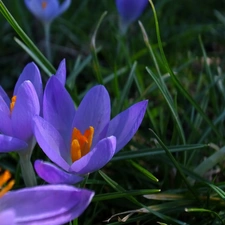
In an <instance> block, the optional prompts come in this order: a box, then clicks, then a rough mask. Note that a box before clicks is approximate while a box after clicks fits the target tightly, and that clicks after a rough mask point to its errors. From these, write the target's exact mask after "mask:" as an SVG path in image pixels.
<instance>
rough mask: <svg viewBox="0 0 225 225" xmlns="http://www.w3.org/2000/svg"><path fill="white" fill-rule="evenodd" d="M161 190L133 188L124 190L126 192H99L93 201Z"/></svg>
mask: <svg viewBox="0 0 225 225" xmlns="http://www.w3.org/2000/svg"><path fill="white" fill-rule="evenodd" d="M158 192H160V190H159V189H141V190H137V191H136V190H132V191H124V192H113V193H107V194H98V195H95V196H94V198H93V200H92V202H99V201H105V200H110V199H117V198H124V197H128V196H136V195H148V194H152V193H158Z"/></svg>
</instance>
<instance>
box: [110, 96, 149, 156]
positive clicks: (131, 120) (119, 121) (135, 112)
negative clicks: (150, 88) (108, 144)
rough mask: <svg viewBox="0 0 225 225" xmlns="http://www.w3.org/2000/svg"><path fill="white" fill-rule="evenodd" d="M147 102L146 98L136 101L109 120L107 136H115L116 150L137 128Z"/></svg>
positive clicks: (128, 139)
mask: <svg viewBox="0 0 225 225" xmlns="http://www.w3.org/2000/svg"><path fill="white" fill-rule="evenodd" d="M147 104H148V101H147V100H145V101H141V102H138V103H136V104H134V105H132V106H131V107H130V108H128V109H127V110H125V111H123V112H122V113H120V114H118V115H117V116H116V117H115V118H113V119H112V120H111V121H110V123H109V129H108V132H107V136H111V135H113V136H115V137H116V141H117V146H116V152H118V151H119V150H120V149H122V148H123V147H124V146H125V145H126V144H127V143H128V142H129V141H130V140H131V138H132V137H133V136H134V134H135V133H136V131H137V130H138V128H139V126H140V124H141V122H142V120H143V117H144V115H145V111H146V108H147Z"/></svg>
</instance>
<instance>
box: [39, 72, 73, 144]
mask: <svg viewBox="0 0 225 225" xmlns="http://www.w3.org/2000/svg"><path fill="white" fill-rule="evenodd" d="M75 112H76V111H75V107H74V103H73V100H72V98H71V96H70V95H69V93H68V92H67V90H66V88H65V87H64V85H63V84H62V83H61V82H60V81H59V80H58V79H57V78H56V77H54V76H52V77H51V78H49V80H48V83H47V85H46V87H45V92H44V99H43V116H44V119H45V120H47V121H48V122H49V123H51V124H52V125H53V126H54V127H55V128H56V129H57V130H58V131H59V133H60V134H61V136H62V137H63V139H64V140H65V143H68V146H69V143H70V141H71V128H72V122H73V118H74V115H75Z"/></svg>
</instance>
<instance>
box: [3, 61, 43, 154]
mask: <svg viewBox="0 0 225 225" xmlns="http://www.w3.org/2000/svg"><path fill="white" fill-rule="evenodd" d="M42 98H43V90H42V81H41V75H40V72H39V69H38V68H37V66H36V65H35V64H34V63H29V64H27V66H26V67H25V68H24V70H23V72H22V73H21V75H20V77H19V79H18V81H17V83H16V86H15V89H14V92H13V97H12V99H11V100H10V99H9V97H8V95H7V94H6V92H5V91H4V90H3V88H2V87H1V86H0V118H1V121H0V143H1V144H0V152H10V151H18V150H24V149H26V148H28V147H29V148H33V145H34V144H35V142H34V138H33V131H32V119H33V116H34V115H36V114H39V113H40V102H42Z"/></svg>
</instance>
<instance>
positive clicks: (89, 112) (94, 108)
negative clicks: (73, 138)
mask: <svg viewBox="0 0 225 225" xmlns="http://www.w3.org/2000/svg"><path fill="white" fill-rule="evenodd" d="M110 113H111V107H110V98H109V94H108V92H107V90H106V89H105V87H104V86H102V85H98V86H95V87H93V88H92V89H90V90H89V91H88V93H87V94H86V95H85V97H84V98H83V100H82V102H81V103H80V105H79V107H78V109H77V112H76V115H75V118H74V122H73V127H76V128H77V129H79V130H80V131H81V133H84V132H85V130H86V129H88V128H89V126H93V127H94V138H93V142H92V146H93V147H94V146H95V144H96V143H97V142H98V141H99V140H100V139H101V138H102V136H101V134H102V132H103V131H104V129H105V127H106V126H107V125H108V123H109V121H110Z"/></svg>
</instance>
